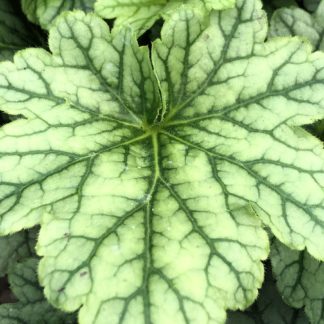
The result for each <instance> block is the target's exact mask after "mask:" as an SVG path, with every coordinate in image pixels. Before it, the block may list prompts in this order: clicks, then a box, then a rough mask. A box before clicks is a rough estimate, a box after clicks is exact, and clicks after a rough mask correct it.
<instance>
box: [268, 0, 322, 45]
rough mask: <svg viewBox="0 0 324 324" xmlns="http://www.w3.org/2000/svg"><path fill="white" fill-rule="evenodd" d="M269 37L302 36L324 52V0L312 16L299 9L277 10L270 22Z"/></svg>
mask: <svg viewBox="0 0 324 324" xmlns="http://www.w3.org/2000/svg"><path fill="white" fill-rule="evenodd" d="M269 35H270V37H275V36H296V35H297V36H302V37H305V38H306V39H308V40H309V41H310V42H311V44H312V45H313V48H314V49H315V50H324V0H322V1H321V3H320V5H319V6H318V8H317V10H316V12H315V13H314V14H312V15H311V14H309V13H308V12H307V11H305V10H303V9H300V8H297V7H291V8H281V9H279V10H277V11H276V12H275V13H274V15H273V16H272V19H271V22H270V30H269Z"/></svg>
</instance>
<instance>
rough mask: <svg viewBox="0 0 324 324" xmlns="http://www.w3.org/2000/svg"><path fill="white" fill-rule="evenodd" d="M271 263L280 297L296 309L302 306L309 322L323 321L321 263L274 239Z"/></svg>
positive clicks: (323, 279)
mask: <svg viewBox="0 0 324 324" xmlns="http://www.w3.org/2000/svg"><path fill="white" fill-rule="evenodd" d="M271 263H272V266H273V271H274V275H275V277H276V279H277V286H278V289H279V292H280V294H281V295H282V296H283V298H284V300H285V301H286V302H287V303H288V304H289V305H291V306H293V307H296V308H301V307H304V306H305V312H306V314H307V316H308V317H309V319H310V322H311V323H312V324H315V323H316V324H321V323H324V315H323V310H324V263H323V262H319V261H317V260H315V259H314V258H312V257H311V256H310V255H309V254H308V253H307V252H306V251H302V252H300V251H295V250H291V249H289V248H288V247H286V246H284V245H283V244H281V243H280V242H278V241H275V242H274V243H273V245H272V250H271Z"/></svg>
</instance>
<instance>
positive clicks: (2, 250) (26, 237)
mask: <svg viewBox="0 0 324 324" xmlns="http://www.w3.org/2000/svg"><path fill="white" fill-rule="evenodd" d="M36 233H37V230H36V229H33V230H29V231H21V232H19V233H16V234H13V235H8V236H4V237H0V277H2V276H4V275H5V274H6V273H8V267H9V265H10V264H11V263H13V262H15V261H16V260H21V259H24V258H26V257H30V256H32V255H34V254H35V252H34V246H35V244H36Z"/></svg>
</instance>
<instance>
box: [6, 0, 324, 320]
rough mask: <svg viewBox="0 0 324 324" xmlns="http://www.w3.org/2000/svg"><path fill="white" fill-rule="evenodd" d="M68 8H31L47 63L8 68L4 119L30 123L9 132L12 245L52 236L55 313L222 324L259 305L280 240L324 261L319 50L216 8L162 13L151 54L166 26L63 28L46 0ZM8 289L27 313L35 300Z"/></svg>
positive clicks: (47, 248)
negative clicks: (147, 39)
mask: <svg viewBox="0 0 324 324" xmlns="http://www.w3.org/2000/svg"><path fill="white" fill-rule="evenodd" d="M27 2H28V1H25V2H23V3H25V7H24V9H25V11H26V8H27V7H26V3H27ZM106 2H107V1H106ZM58 3H59V2H58V1H52V2H48V3H47V2H44V1H43V2H42V1H39V2H35V1H34V2H32V1H29V5H30V6H31V7H29V8H32V9H28V10H27V12H29V13H30V12H33V14H30V16H29V18H30V19H31V20H32V21H34V22H37V23H39V24H41V25H42V26H43V27H46V28H48V26H52V27H51V28H50V31H49V51H46V50H45V49H41V48H31V49H25V50H22V51H19V52H17V53H16V54H15V56H14V61H13V62H10V61H5V62H2V63H1V64H0V108H1V110H2V111H4V112H5V113H7V114H9V115H18V116H21V118H20V119H18V120H16V121H13V122H11V123H8V124H6V125H4V126H3V127H2V128H1V129H0V172H1V173H0V210H1V214H0V233H1V234H2V235H8V234H10V233H14V232H18V231H21V230H22V229H26V228H30V227H33V226H35V225H38V224H39V225H40V233H39V236H38V239H37V244H36V251H37V255H38V256H40V257H41V260H40V264H39V267H38V275H39V280H40V283H41V285H42V286H44V287H45V290H44V291H45V296H46V298H47V299H48V300H49V301H50V303H51V304H53V305H54V306H56V307H57V308H59V309H61V310H63V311H66V312H74V311H77V310H79V311H78V321H79V322H80V323H95V324H99V323H109V324H110V323H146V324H149V323H154V324H155V323H190V324H191V323H199V324H200V323H224V322H225V321H226V310H238V309H239V310H243V309H245V308H247V307H249V306H250V305H251V304H252V303H253V302H254V301H255V299H256V298H257V295H258V289H259V288H260V287H261V285H262V282H263V280H264V269H263V264H262V261H263V260H265V259H267V257H268V255H269V249H270V244H269V239H268V237H269V235H270V234H268V233H270V232H271V233H272V234H271V235H273V236H274V237H276V238H277V239H278V240H280V241H281V242H282V243H283V244H285V245H286V246H287V247H283V249H287V251H290V252H289V253H292V254H293V255H294V258H298V256H299V255H300V254H302V255H304V254H305V253H306V252H299V251H301V250H305V249H307V251H308V252H307V253H309V254H307V257H308V258H311V256H312V257H315V258H316V259H318V260H323V259H324V225H323V215H324V192H323V184H324V167H323V165H324V153H323V149H322V143H321V141H320V140H318V139H316V138H315V137H314V136H312V135H311V134H309V133H308V132H307V131H305V130H304V129H303V128H301V126H303V125H306V124H310V123H313V122H315V121H316V120H319V119H321V118H323V117H324V54H323V53H321V52H319V51H318V52H315V53H311V52H312V46H311V45H310V44H309V43H308V41H306V40H305V39H302V38H292V37H281V38H278V37H272V38H271V37H269V39H268V40H267V41H265V39H266V38H267V37H268V22H267V18H266V14H265V12H264V11H263V10H262V3H261V1H259V0H249V1H246V0H237V1H236V4H235V7H234V8H232V9H227V10H218V11H217V10H211V7H208V5H207V6H201V5H198V6H197V4H196V2H195V1H193V0H192V1H191V2H190V1H189V3H188V4H187V5H181V3H182V1H179V2H174V3H173V7H172V10H171V9H170V8H171V7H168V6H169V4H167V5H166V4H165V3H164V2H163V3H162V4H161V5H163V6H164V5H166V7H167V8H168V9H167V10H166V11H165V12H167V14H165V15H163V16H164V18H165V22H164V24H163V27H162V30H161V36H160V38H158V39H157V40H155V41H154V42H152V44H150V46H139V45H138V43H137V36H139V35H141V34H143V32H144V30H146V29H147V28H148V27H150V26H151V25H152V24H153V22H154V20H155V19H156V18H157V17H156V16H154V15H153V16H152V19H150V21H149V23H147V24H146V23H145V24H142V23H141V24H137V22H134V21H132V19H131V21H130V22H129V17H128V16H129V14H127V12H126V14H121V13H120V11H119V10H117V11H116V12H114V14H111V15H110V14H109V15H107V14H106V11H105V10H102V12H101V16H103V17H109V18H111V17H113V16H115V15H117V14H118V15H121V16H118V19H117V26H115V27H114V29H113V31H112V32H110V31H109V27H108V25H107V23H106V22H105V21H104V20H102V19H101V18H99V17H98V16H96V15H95V14H93V13H90V14H85V13H84V12H82V11H74V12H64V13H62V14H61V15H60V16H59V17H58V18H57V19H54V17H55V16H56V14H55V12H59V11H60V10H58V9H57V8H58V7H55V8H56V9H55V10H56V11H53V10H52V9H51V10H50V11H46V10H44V4H52V5H53V4H56V5H57V4H58ZM60 3H61V4H63V3H64V4H65V2H63V1H62V0H61V1H60ZM91 3H92V5H93V1H92V2H91ZM104 3H105V1H104V0H98V1H97V3H96V4H95V8H96V10H97V13H100V8H101V6H102V5H103V4H104ZM107 3H108V2H107ZM208 3H211V2H206V4H208ZM80 4H81V2H80ZM80 4H77V3H76V6H77V7H78V6H79V5H80ZM218 4H224V5H234V4H233V3H232V2H231V1H227V2H226V1H223V2H219V3H218ZM37 5H39V7H38V6H37ZM159 5H160V4H159ZM33 6H34V7H33ZM170 6H171V5H170ZM39 8H42V9H39ZM48 8H53V7H52V6H50V5H49V7H48ZM66 8H67V7H61V9H66ZM68 8H70V7H68ZM143 8H144V7H143ZM163 8H164V7H163ZM90 9H91V7H87V9H86V10H90ZM29 10H30V11H29ZM63 11H64V10H63ZM44 12H45V13H46V14H44ZM48 12H50V13H51V14H48ZM275 15H276V13H275V14H274V16H273V17H275ZM35 17H36V18H35ZM43 17H47V18H46V19H45V18H44V19H45V20H44V19H43ZM48 17H51V18H48ZM135 17H137V16H135ZM138 17H139V16H138ZM146 17H148V15H147V14H146ZM133 18H134V17H133ZM125 19H126V20H127V22H126V20H125ZM136 19H137V18H136ZM45 21H46V22H45ZM145 21H146V22H147V20H145ZM131 26H133V27H131ZM270 30H271V29H270ZM270 36H273V35H270ZM16 235H19V234H16ZM7 239H9V238H6V240H7ZM272 240H273V242H272V247H273V248H272V252H271V256H272V257H271V261H272V266H273V270H274V274H275V277H276V278H277V279H278V286H279V290H280V289H283V290H284V288H282V287H284V284H281V280H283V279H281V273H280V267H283V268H286V267H287V264H286V263H285V262H288V260H289V258H288V257H287V258H280V261H279V257H278V255H279V254H280V253H279V254H278V253H277V251H278V249H279V248H277V246H279V245H278V244H281V243H278V242H277V241H276V239H275V238H273V239H272ZM14 241H15V239H14ZM281 245H282V244H281ZM281 245H280V246H281ZM282 246H283V245H282ZM288 247H289V249H294V250H296V251H291V250H289V249H288ZM276 253H277V254H276ZM287 253H288V252H287ZM289 253H288V254H289ZM7 255H8V254H7ZM32 257H33V258H32V259H30V256H25V257H24V258H25V259H24V260H22V261H21V262H22V263H21V265H19V266H18V265H17V261H16V260H17V259H18V260H19V258H20V257H19V255H18V256H13V258H12V260H11V261H10V262H7V263H8V264H11V265H10V266H9V268H7V272H9V273H15V272H17V271H18V272H19V273H21V274H23V275H25V274H26V272H27V273H28V270H25V269H34V268H35V267H36V264H37V259H35V257H36V256H35V255H32ZM312 262H313V261H312ZM314 262H315V263H314V264H317V265H319V266H321V263H320V261H314ZM282 264H283V265H282ZM10 267H11V268H12V269H13V270H10ZM307 267H308V263H307ZM307 267H306V268H307ZM278 269H279V270H278ZM307 269H308V268H307ZM28 274H30V273H28ZM310 277H312V276H309V275H305V276H304V277H303V280H306V281H307V285H310V287H311V283H309V280H310V279H309V278H310ZM313 277H314V276H313ZM313 277H312V278H313ZM305 278H306V279H305ZM29 279H30V278H29ZM289 279H291V278H289ZM298 279H300V278H298ZM32 280H33V281H35V276H34V277H32ZM9 281H10V277H9ZM11 281H12V282H13V280H12V279H11ZM267 282H268V281H267ZM269 282H270V283H271V282H273V279H271V278H270V279H269ZM12 287H13V291H14V292H16V296H17V297H18V299H19V300H20V301H18V305H21V303H24V307H25V306H26V307H29V306H28V305H25V304H26V303H27V304H28V302H30V301H32V302H34V300H33V298H34V297H33V296H34V294H33V293H31V295H32V298H27V299H22V297H21V294H20V293H19V291H18V292H17V290H16V291H15V284H12ZM271 287H273V285H272V284H271ZM271 289H274V288H270V290H269V289H267V288H264V289H263V290H264V291H266V292H267V291H272V290H271ZM36 290H37V293H35V294H36V296H37V301H39V300H41V302H42V303H44V305H45V306H44V307H45V312H44V310H43V311H40V313H42V312H43V313H42V314H45V313H46V312H47V309H48V308H47V307H51V306H49V305H48V304H47V303H46V302H45V301H44V299H43V296H42V294H41V293H40V290H39V288H37V289H36ZM319 290H320V293H321V292H322V290H323V289H322V290H321V288H319ZM28 291H30V290H29V289H28ZM320 293H319V295H321V294H320ZM282 294H283V295H284V297H285V300H286V301H288V303H290V304H292V306H294V307H302V306H304V305H306V313H307V315H308V316H309V318H310V319H311V321H312V323H321V321H322V320H324V318H322V317H321V315H320V316H317V313H318V312H317V310H316V312H317V313H316V315H314V313H312V311H310V310H309V309H310V308H311V307H312V305H313V304H312V303H313V299H312V298H304V299H303V301H302V302H294V301H291V300H292V299H294V298H295V295H294V296H292V295H291V296H290V295H289V296H287V295H286V293H285V291H284V292H282ZM29 296H30V295H29ZM323 297H324V294H323ZM323 297H322V295H321V296H320V300H321V301H322V300H323ZM290 298H292V299H290ZM264 300H268V299H266V298H265V299H264ZM261 304H262V299H261ZM278 305H279V306H276V305H275V306H274V307H272V308H271V309H273V310H274V311H275V310H277V309H279V310H280V309H284V310H285V312H287V313H286V314H288V315H287V316H290V314H291V312H292V311H291V310H290V309H289V308H288V306H282V304H281V302H279V303H278ZM6 307H7V306H6ZM40 309H41V307H40ZM42 309H43V308H42ZM50 309H52V308H50ZM252 310H253V308H252ZM292 313H293V314H295V313H294V312H292ZM55 314H56V315H55V316H58V319H57V320H56V321H57V322H58V323H60V322H62V321H63V320H66V322H67V323H69V321H73V320H74V317H73V316H71V317H68V316H67V317H66V318H65V319H62V317H61V316H63V315H62V313H60V312H56V313H55ZM296 314H297V313H296ZM24 316H25V315H24ZM26 316H27V315H26ZM41 316H43V315H41ZM44 316H45V315H44ZM233 316H234V318H235V316H241V314H236V315H233ZM243 316H244V315H243ZM294 316H295V315H294ZM266 317H267V318H270V319H271V316H270V317H269V316H268V315H266ZM299 317H300V318H301V319H302V321H304V319H305V317H304V315H303V314H302V313H301V312H298V318H299ZM0 318H1V306H0ZM278 318H279V317H278ZM282 318H286V317H285V316H283V317H282ZM30 321H31V322H32V321H34V322H35V321H37V322H38V321H39V319H37V320H36V319H30ZM45 323H46V319H45Z"/></svg>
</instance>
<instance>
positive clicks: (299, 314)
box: [226, 271, 309, 324]
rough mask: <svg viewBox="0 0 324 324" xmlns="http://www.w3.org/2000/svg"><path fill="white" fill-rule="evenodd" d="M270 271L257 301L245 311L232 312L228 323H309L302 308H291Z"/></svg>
mask: <svg viewBox="0 0 324 324" xmlns="http://www.w3.org/2000/svg"><path fill="white" fill-rule="evenodd" d="M270 272H271V271H268V272H267V275H266V279H265V281H264V283H263V286H262V289H261V290H260V295H259V297H258V299H257V300H256V302H255V303H254V304H253V305H252V306H251V307H250V308H249V309H248V310H246V311H245V312H239V311H236V312H230V313H229V315H228V320H227V322H226V323H227V324H260V323H262V324H274V323H275V324H287V323H291V324H308V323H309V321H308V320H307V317H306V316H305V313H304V312H303V310H302V309H294V308H291V307H289V306H287V305H286V304H285V303H284V302H283V300H282V298H281V296H280V295H279V293H278V291H277V289H276V285H275V281H274V280H273V278H272V276H271V274H270Z"/></svg>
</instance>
